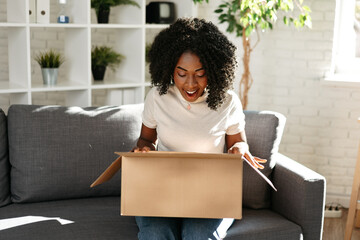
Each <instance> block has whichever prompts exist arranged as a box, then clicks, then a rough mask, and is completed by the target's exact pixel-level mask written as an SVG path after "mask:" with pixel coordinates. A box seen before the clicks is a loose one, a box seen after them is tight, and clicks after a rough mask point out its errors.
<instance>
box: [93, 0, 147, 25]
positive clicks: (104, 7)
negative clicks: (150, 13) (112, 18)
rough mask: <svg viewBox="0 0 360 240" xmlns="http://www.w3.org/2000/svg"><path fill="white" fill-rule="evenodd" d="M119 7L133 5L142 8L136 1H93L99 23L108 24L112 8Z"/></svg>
mask: <svg viewBox="0 0 360 240" xmlns="http://www.w3.org/2000/svg"><path fill="white" fill-rule="evenodd" d="M118 5H132V6H136V7H138V8H140V5H139V4H138V3H137V2H136V1H134V0H91V8H94V9H95V12H96V16H97V20H98V23H108V22H109V14H110V7H114V6H118Z"/></svg>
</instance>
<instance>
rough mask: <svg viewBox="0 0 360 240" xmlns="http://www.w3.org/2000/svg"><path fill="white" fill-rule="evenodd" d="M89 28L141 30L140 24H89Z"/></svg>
mask: <svg viewBox="0 0 360 240" xmlns="http://www.w3.org/2000/svg"><path fill="white" fill-rule="evenodd" d="M90 27H91V28H104V29H106V28H142V25H141V24H91V25H90Z"/></svg>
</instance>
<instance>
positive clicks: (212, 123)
mask: <svg viewBox="0 0 360 240" xmlns="http://www.w3.org/2000/svg"><path fill="white" fill-rule="evenodd" d="M206 97H207V93H205V94H204V95H203V96H201V97H200V98H198V99H197V100H196V101H195V102H187V101H186V100H185V99H184V98H183V96H182V95H181V93H180V91H179V89H178V88H177V87H176V86H170V88H169V90H168V92H167V93H166V94H164V95H161V96H160V94H159V92H158V91H157V89H156V88H153V89H151V90H150V92H149V93H148V94H147V96H146V100H145V106H144V111H143V114H142V121H143V124H144V125H145V126H146V127H148V128H152V129H154V128H156V131H157V137H158V150H159V151H177V152H202V153H223V151H224V146H225V134H227V135H234V134H237V133H240V132H241V131H243V130H244V128H245V115H244V113H243V109H242V106H241V103H240V100H239V98H238V96H237V95H236V94H235V93H234V92H233V91H231V90H229V91H227V93H226V98H225V99H224V103H223V104H222V105H221V106H220V107H218V109H217V110H216V111H215V110H212V109H210V108H209V107H208V104H207V103H206Z"/></svg>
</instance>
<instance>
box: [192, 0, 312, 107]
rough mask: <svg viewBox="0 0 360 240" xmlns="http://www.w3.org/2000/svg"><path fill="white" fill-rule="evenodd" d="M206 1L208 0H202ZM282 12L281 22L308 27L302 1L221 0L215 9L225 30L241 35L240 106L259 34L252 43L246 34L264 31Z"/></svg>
mask: <svg viewBox="0 0 360 240" xmlns="http://www.w3.org/2000/svg"><path fill="white" fill-rule="evenodd" d="M205 1H206V2H208V1H209V0H205ZM193 2H194V3H202V2H204V0H193ZM294 8H297V9H298V10H299V14H298V15H297V16H292V15H291V14H289V12H293V10H294ZM279 11H280V12H283V18H282V19H283V22H284V23H285V24H286V25H290V24H291V23H292V24H294V25H295V27H297V28H298V27H304V26H307V27H309V28H311V26H312V24H311V17H310V12H311V10H310V8H309V7H308V6H306V5H303V0H225V1H223V3H222V4H220V5H219V6H218V8H217V9H216V10H215V12H216V13H217V14H219V16H218V19H219V21H220V23H227V25H228V26H227V29H226V31H227V32H229V33H236V36H238V37H241V39H242V47H243V49H244V55H243V66H244V72H243V74H242V77H241V80H240V92H239V95H240V99H241V102H242V104H243V108H244V109H246V107H247V104H248V92H249V90H250V87H251V85H252V83H253V78H252V76H251V73H250V53H251V52H252V51H253V49H254V47H255V46H256V45H257V43H258V41H259V34H257V36H258V38H257V41H256V43H255V44H254V45H253V46H251V45H250V36H251V34H252V33H253V32H257V33H258V30H260V29H261V30H263V31H265V30H266V29H272V28H273V24H274V23H275V22H276V21H277V20H278V16H277V15H278V12H279Z"/></svg>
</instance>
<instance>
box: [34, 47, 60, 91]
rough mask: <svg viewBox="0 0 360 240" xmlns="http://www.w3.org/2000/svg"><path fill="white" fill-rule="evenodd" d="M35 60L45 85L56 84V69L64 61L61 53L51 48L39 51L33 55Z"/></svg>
mask: <svg viewBox="0 0 360 240" xmlns="http://www.w3.org/2000/svg"><path fill="white" fill-rule="evenodd" d="M34 59H35V61H36V62H38V63H39V65H40V67H41V72H42V76H43V81H44V84H45V85H56V83H57V78H58V69H59V67H60V66H61V64H63V63H64V61H65V58H64V57H63V55H62V54H61V53H59V52H57V51H55V50H53V49H50V50H48V51H44V52H40V53H38V54H37V55H36V56H35V58H34Z"/></svg>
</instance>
